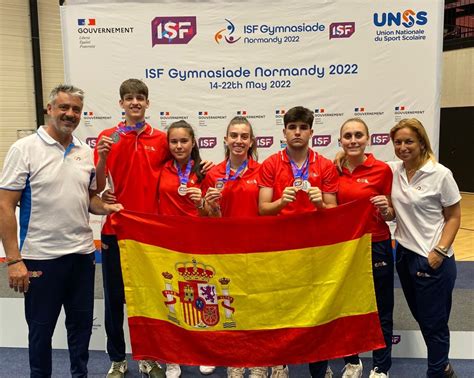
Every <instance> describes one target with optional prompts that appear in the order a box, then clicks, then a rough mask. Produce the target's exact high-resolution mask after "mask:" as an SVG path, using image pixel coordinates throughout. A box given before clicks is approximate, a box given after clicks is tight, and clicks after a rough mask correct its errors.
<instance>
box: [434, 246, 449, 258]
mask: <svg viewBox="0 0 474 378" xmlns="http://www.w3.org/2000/svg"><path fill="white" fill-rule="evenodd" d="M433 251H434V252H435V253H436V254H437V255H438V256H440V257H442V258H443V260H444V259H445V258H447V257H448V256H446V255H445V254H443V253H441V252H440V251H438V250H437V249H436V248H435V249H433Z"/></svg>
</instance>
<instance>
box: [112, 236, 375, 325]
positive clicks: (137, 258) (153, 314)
mask: <svg viewBox="0 0 474 378" xmlns="http://www.w3.org/2000/svg"><path fill="white" fill-rule="evenodd" d="M119 244H120V252H121V262H122V269H123V271H124V276H123V278H124V283H125V288H126V300H127V312H128V316H129V317H133V316H141V317H147V318H152V319H160V320H166V321H169V322H173V321H174V322H175V323H178V322H179V325H180V326H182V327H184V328H185V329H189V330H191V329H192V330H196V328H195V327H192V326H191V325H190V324H189V322H186V321H185V319H184V313H183V312H184V309H185V307H186V306H187V308H188V316H189V310H190V309H191V308H192V306H191V305H190V303H191V302H186V303H182V302H181V300H182V298H181V296H180V295H179V291H180V290H179V281H181V282H182V284H181V285H182V288H183V290H184V287H186V280H185V279H184V278H183V277H182V276H181V275H180V274H178V271H177V270H176V264H179V263H183V264H184V263H188V266H192V262H191V261H192V260H193V259H194V260H195V262H196V264H198V265H199V264H200V265H199V266H203V267H205V266H207V267H209V269H211V268H210V267H212V270H213V271H214V272H215V273H214V275H213V277H212V278H211V279H209V282H208V285H209V287H210V288H211V289H212V288H213V290H214V292H215V294H216V295H219V296H227V297H232V298H233V302H232V303H230V304H229V302H227V304H228V305H230V307H232V308H233V309H234V310H235V311H234V312H231V311H229V310H226V309H225V308H224V307H223V305H222V304H223V302H225V301H224V300H222V298H221V299H220V300H218V301H216V305H218V307H217V309H218V310H217V311H218V314H219V322H218V323H217V324H216V325H215V326H213V327H211V328H210V329H209V330H212V331H216V330H224V329H225V330H264V329H278V328H300V327H312V326H316V325H321V324H325V323H328V322H330V321H332V320H335V319H337V318H341V317H345V316H351V315H361V314H368V313H371V312H375V311H377V306H376V302H375V294H374V287H373V280H372V279H368V277H371V276H372V268H371V238H370V235H369V234H366V235H364V236H362V237H361V238H360V239H355V240H351V241H346V242H342V243H337V244H332V245H328V246H322V247H313V248H304V249H295V250H288V251H279V252H262V253H246V254H215V255H212V254H203V255H197V254H196V255H193V254H189V253H181V252H176V251H172V250H168V249H164V248H160V247H155V246H152V245H147V244H142V243H139V242H136V241H133V240H121V241H120V242H119ZM166 273H168V274H170V275H172V278H170V275H167V277H168V278H166V277H164V275H163V274H165V275H166ZM224 277H225V278H227V279H229V280H230V281H229V283H228V284H227V282H226V281H223V282H224V283H222V282H220V281H219V279H222V278H224ZM166 284H167V285H166ZM165 285H166V287H165ZM164 290H168V293H169V292H170V291H171V292H173V293H174V294H168V299H167V298H166V297H165V296H164V294H163V291H164ZM209 290H210V289H209ZM181 294H182V293H181ZM170 298H171V299H172V298H174V299H175V300H176V303H174V304H173V305H172V306H170V305H166V304H165V301H167V300H168V301H169V300H170ZM189 298H192V299H193V300H196V298H195V297H193V296H192V293H191V294H190V296H189ZM203 298H205V296H203ZM171 308H172V310H171ZM170 314H171V315H170ZM226 324H227V326H226ZM229 324H232V327H231V328H228V325H229Z"/></svg>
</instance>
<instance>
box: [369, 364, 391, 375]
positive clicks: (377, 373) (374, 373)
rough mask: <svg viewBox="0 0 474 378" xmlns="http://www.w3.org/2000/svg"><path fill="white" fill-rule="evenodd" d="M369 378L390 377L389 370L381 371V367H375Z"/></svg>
mask: <svg viewBox="0 0 474 378" xmlns="http://www.w3.org/2000/svg"><path fill="white" fill-rule="evenodd" d="M369 378H388V372H387V373H386V374H385V373H379V368H378V367H375V368H374V369H373V370H371V371H370V375H369Z"/></svg>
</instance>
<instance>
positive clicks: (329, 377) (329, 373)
mask: <svg viewBox="0 0 474 378" xmlns="http://www.w3.org/2000/svg"><path fill="white" fill-rule="evenodd" d="M324 378H332V370H331V368H330V367H329V366H328V368H327V369H326V374H324Z"/></svg>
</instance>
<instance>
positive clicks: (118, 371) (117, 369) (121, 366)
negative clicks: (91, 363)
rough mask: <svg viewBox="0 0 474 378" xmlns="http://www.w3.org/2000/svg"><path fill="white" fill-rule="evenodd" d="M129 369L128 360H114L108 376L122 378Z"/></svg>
mask: <svg viewBox="0 0 474 378" xmlns="http://www.w3.org/2000/svg"><path fill="white" fill-rule="evenodd" d="M127 370H128V366H127V360H123V361H118V362H112V365H111V366H110V369H109V371H108V372H107V376H106V378H122V377H124V376H125V372H126V371H127Z"/></svg>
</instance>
